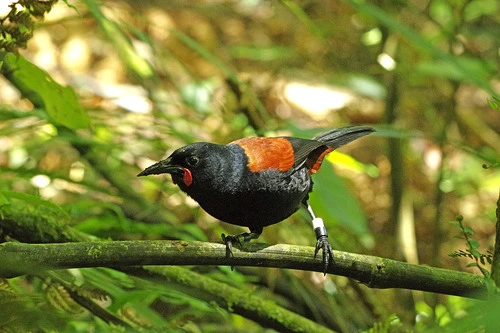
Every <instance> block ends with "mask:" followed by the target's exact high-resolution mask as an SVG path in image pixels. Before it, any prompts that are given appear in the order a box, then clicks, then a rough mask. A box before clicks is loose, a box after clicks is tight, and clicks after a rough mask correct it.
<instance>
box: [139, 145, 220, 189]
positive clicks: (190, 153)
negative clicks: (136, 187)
mask: <svg viewBox="0 0 500 333" xmlns="http://www.w3.org/2000/svg"><path fill="white" fill-rule="evenodd" d="M217 147H220V146H219V145H215V144H212V143H207V142H197V143H193V144H190V145H188V146H185V147H182V148H179V149H177V150H176V151H174V152H173V153H172V154H171V155H170V156H169V157H167V158H166V159H164V160H162V161H160V162H158V163H155V164H153V165H151V166H149V167H147V168H146V169H144V170H143V171H142V172H141V173H139V174H138V175H137V176H138V177H141V176H148V175H158V174H162V173H169V174H170V175H172V180H173V182H174V183H175V184H177V185H178V186H179V187H180V188H181V189H182V190H184V191H187V189H188V188H189V187H190V186H191V185H193V183H196V182H199V181H200V180H201V179H200V177H204V176H205V174H206V173H207V172H208V171H209V170H210V161H211V160H212V159H213V157H214V156H213V154H214V153H215V151H216V150H217Z"/></svg>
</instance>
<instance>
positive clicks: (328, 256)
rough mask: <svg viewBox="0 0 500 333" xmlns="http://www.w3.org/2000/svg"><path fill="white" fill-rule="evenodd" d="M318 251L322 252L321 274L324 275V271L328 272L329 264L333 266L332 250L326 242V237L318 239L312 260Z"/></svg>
mask: <svg viewBox="0 0 500 333" xmlns="http://www.w3.org/2000/svg"><path fill="white" fill-rule="evenodd" d="M319 250H322V251H323V274H325V275H326V271H327V270H328V265H329V264H330V262H331V263H332V264H333V263H334V261H333V250H332V247H331V245H330V243H329V242H328V236H326V235H322V236H319V237H318V241H317V242H316V249H315V250H314V259H316V256H317V254H318V252H319Z"/></svg>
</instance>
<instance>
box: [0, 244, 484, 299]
mask: <svg viewBox="0 0 500 333" xmlns="http://www.w3.org/2000/svg"><path fill="white" fill-rule="evenodd" d="M245 245H246V246H245V247H244V248H243V249H241V250H238V249H234V250H233V254H234V256H233V257H231V258H226V256H225V253H226V248H225V246H224V245H222V244H215V243H207V242H194V241H192V242H185V241H106V242H81V243H62V244H24V243H14V242H7V243H3V244H0V262H1V263H2V265H1V267H0V276H2V277H13V276H18V275H22V274H28V273H31V272H33V271H39V270H51V269H64V268H83V267H130V266H139V265H141V266H144V265H230V266H259V267H276V268H290V269H300V270H308V271H317V272H322V269H323V267H322V264H321V260H320V259H319V258H317V259H316V260H315V259H314V258H313V257H314V248H312V247H306V246H295V245H283V244H279V245H268V244H262V243H250V244H245ZM334 255H335V265H332V266H331V267H330V268H329V270H328V273H330V274H336V275H342V276H346V277H349V278H353V279H356V280H358V281H359V282H361V283H363V284H365V285H367V286H368V287H371V288H406V289H414V290H422V291H428V292H434V293H441V294H448V295H457V296H465V297H471V298H484V297H486V293H487V290H486V284H485V280H484V278H483V277H482V276H479V275H474V274H469V273H464V272H458V271H452V270H447V269H441V268H433V267H428V266H422V265H411V264H407V263H403V262H398V261H395V260H390V259H385V258H380V257H374V256H367V255H360V254H353V253H347V252H340V251H335V253H334Z"/></svg>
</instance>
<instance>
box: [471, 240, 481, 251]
mask: <svg viewBox="0 0 500 333" xmlns="http://www.w3.org/2000/svg"><path fill="white" fill-rule="evenodd" d="M479 245H480V244H479V242H478V241H477V240H475V239H469V246H470V248H471V249H477V248H478V247H479Z"/></svg>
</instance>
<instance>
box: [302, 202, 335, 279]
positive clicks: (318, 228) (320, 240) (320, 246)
mask: <svg viewBox="0 0 500 333" xmlns="http://www.w3.org/2000/svg"><path fill="white" fill-rule="evenodd" d="M304 205H305V206H306V208H307V212H308V213H309V215H310V216H311V218H312V224H313V229H314V232H315V233H316V240H317V241H316V249H315V250H314V259H316V255H317V254H318V252H319V250H322V251H323V273H324V274H325V275H326V271H327V270H328V265H329V264H330V262H332V264H333V263H334V261H333V251H332V247H331V245H330V243H329V242H328V232H327V231H326V228H325V224H324V223H323V219H322V218H321V217H316V216H315V215H314V212H313V210H312V208H311V205H309V203H308V202H305V203H304Z"/></svg>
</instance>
